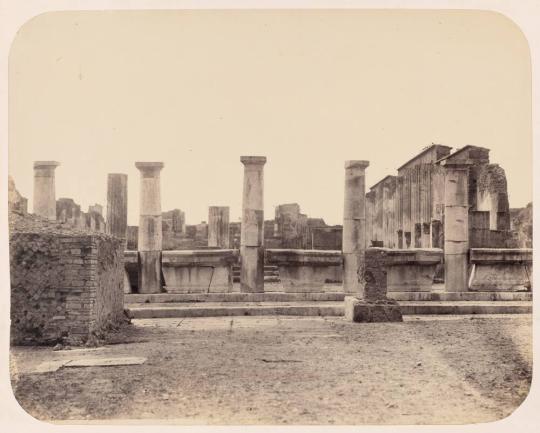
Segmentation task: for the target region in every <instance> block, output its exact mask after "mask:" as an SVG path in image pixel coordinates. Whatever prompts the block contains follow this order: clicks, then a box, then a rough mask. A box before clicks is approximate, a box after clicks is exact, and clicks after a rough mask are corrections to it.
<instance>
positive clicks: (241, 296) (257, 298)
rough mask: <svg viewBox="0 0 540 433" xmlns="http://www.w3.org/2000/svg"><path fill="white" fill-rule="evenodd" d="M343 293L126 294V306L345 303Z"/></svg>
mask: <svg viewBox="0 0 540 433" xmlns="http://www.w3.org/2000/svg"><path fill="white" fill-rule="evenodd" d="M343 298H344V295H343V293H336V292H324V293H309V292H307V293H285V292H265V293H238V292H236V293H159V294H154V295H150V294H135V293H133V294H129V295H128V294H126V295H124V302H125V303H126V304H135V303H138V304H144V303H152V304H154V303H157V304H159V303H170V302H176V303H183V302H295V301H298V302H301V301H343Z"/></svg>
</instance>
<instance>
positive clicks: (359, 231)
mask: <svg viewBox="0 0 540 433" xmlns="http://www.w3.org/2000/svg"><path fill="white" fill-rule="evenodd" d="M368 166H369V161H346V162H345V208H344V212H343V291H344V292H345V294H346V295H354V296H357V297H358V298H359V299H363V298H364V281H363V279H364V278H363V274H364V263H365V257H364V256H365V250H366V233H365V231H366V210H365V193H366V180H365V170H366V168H367V167H368Z"/></svg>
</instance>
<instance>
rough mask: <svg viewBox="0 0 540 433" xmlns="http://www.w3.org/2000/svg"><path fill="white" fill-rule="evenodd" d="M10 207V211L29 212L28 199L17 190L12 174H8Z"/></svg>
mask: <svg viewBox="0 0 540 433" xmlns="http://www.w3.org/2000/svg"><path fill="white" fill-rule="evenodd" d="M8 209H9V211H10V212H16V213H19V214H22V215H25V214H27V213H28V199H26V198H25V197H23V196H22V195H21V194H20V193H19V191H17V188H15V182H14V181H13V179H12V177H11V176H8Z"/></svg>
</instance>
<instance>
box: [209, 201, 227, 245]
mask: <svg viewBox="0 0 540 433" xmlns="http://www.w3.org/2000/svg"><path fill="white" fill-rule="evenodd" d="M208 246H209V247H216V248H224V249H227V248H229V207H228V206H210V207H209V208H208Z"/></svg>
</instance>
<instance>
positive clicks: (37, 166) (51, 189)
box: [33, 161, 60, 220]
mask: <svg viewBox="0 0 540 433" xmlns="http://www.w3.org/2000/svg"><path fill="white" fill-rule="evenodd" d="M59 165H60V163H59V162H56V161H36V162H34V209H33V210H34V214H36V215H39V216H41V217H43V218H47V219H49V220H55V219H56V186H55V180H54V171H55V169H56V167H58V166H59Z"/></svg>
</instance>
